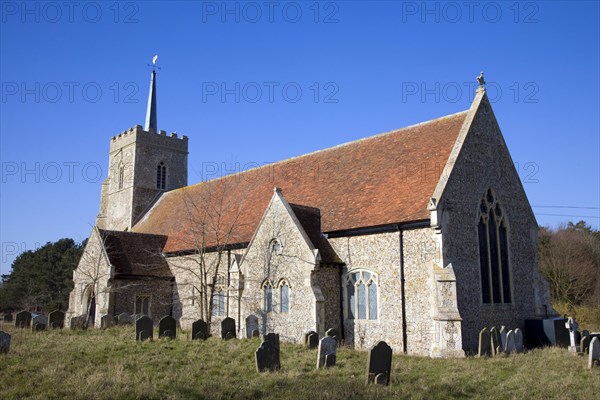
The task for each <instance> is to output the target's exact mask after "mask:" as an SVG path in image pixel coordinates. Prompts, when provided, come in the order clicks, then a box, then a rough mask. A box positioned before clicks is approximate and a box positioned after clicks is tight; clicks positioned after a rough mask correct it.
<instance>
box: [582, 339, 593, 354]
mask: <svg viewBox="0 0 600 400" xmlns="http://www.w3.org/2000/svg"><path fill="white" fill-rule="evenodd" d="M591 341H592V337H591V336H590V335H586V336H583V337H582V338H581V341H580V342H579V351H580V352H582V353H583V354H586V353H588V352H589V350H590V342H591Z"/></svg>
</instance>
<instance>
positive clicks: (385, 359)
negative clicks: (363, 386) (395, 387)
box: [367, 341, 392, 385]
mask: <svg viewBox="0 0 600 400" xmlns="http://www.w3.org/2000/svg"><path fill="white" fill-rule="evenodd" d="M391 372H392V348H391V347H390V346H388V344H387V343H386V342H384V341H379V342H377V344H376V345H375V346H373V347H372V348H371V350H369V360H368V363H367V385H368V384H369V383H377V384H380V385H388V384H389V383H390V374H391Z"/></svg>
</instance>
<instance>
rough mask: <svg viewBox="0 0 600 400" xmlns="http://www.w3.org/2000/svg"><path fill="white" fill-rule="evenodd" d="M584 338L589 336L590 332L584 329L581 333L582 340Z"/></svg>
mask: <svg viewBox="0 0 600 400" xmlns="http://www.w3.org/2000/svg"><path fill="white" fill-rule="evenodd" d="M584 336H590V331H588V330H587V329H584V330H583V332H581V338H582V339H583V337H584Z"/></svg>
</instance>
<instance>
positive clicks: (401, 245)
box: [398, 225, 408, 354]
mask: <svg viewBox="0 0 600 400" xmlns="http://www.w3.org/2000/svg"><path fill="white" fill-rule="evenodd" d="M398 242H399V243H398V244H399V249H400V295H401V297H402V351H403V352H404V354H407V353H408V334H407V332H406V331H407V328H406V326H407V324H406V290H405V287H404V283H405V278H404V230H403V229H402V228H401V227H400V225H398Z"/></svg>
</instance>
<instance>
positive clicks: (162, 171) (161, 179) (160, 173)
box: [156, 161, 167, 190]
mask: <svg viewBox="0 0 600 400" xmlns="http://www.w3.org/2000/svg"><path fill="white" fill-rule="evenodd" d="M156 188H157V189H160V190H165V189H166V188H167V166H166V165H165V163H164V162H162V161H161V162H160V164H158V165H157V166H156Z"/></svg>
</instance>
